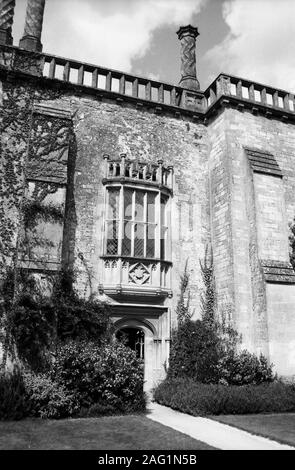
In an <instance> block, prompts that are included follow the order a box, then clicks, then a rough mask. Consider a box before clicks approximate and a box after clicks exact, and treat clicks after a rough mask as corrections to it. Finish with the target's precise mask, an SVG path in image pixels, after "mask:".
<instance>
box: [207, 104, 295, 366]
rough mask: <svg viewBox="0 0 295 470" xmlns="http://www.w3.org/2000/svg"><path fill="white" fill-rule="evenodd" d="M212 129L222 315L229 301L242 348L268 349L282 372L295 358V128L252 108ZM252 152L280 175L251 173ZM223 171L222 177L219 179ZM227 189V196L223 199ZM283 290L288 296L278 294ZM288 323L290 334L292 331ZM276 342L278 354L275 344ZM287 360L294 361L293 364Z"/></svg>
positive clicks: (229, 114) (227, 115) (223, 117)
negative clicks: (291, 257) (292, 253)
mask: <svg viewBox="0 0 295 470" xmlns="http://www.w3.org/2000/svg"><path fill="white" fill-rule="evenodd" d="M209 132H210V138H211V142H212V151H211V156H210V162H211V164H210V175H211V194H212V196H211V200H212V218H213V220H212V238H213V249H214V252H215V253H216V255H215V272H216V281H217V291H218V299H219V311H220V310H222V309H224V310H226V309H227V308H228V304H230V305H231V306H233V321H234V324H235V325H236V326H237V328H238V329H239V331H240V332H241V333H242V335H243V344H242V347H243V346H244V347H247V348H248V349H249V350H252V351H254V352H256V353H260V352H263V353H264V354H266V355H267V356H268V357H270V358H271V360H272V361H273V362H274V363H275V365H276V367H277V370H278V372H279V373H282V374H284V373H285V372H286V367H287V366H286V367H283V366H282V356H283V355H284V354H287V355H288V357H291V356H292V354H293V353H294V342H293V340H291V337H292V335H293V336H294V332H295V331H294V326H293V322H292V320H291V318H289V317H288V315H289V316H290V315H291V313H290V312H291V310H290V309H292V307H291V305H292V302H293V295H294V294H293V291H294V286H293V283H294V278H293V275H292V273H291V271H292V270H291V268H290V265H289V264H288V222H290V221H291V220H292V219H293V217H294V211H295V193H294V184H295V159H294V148H295V130H294V126H293V125H292V124H291V123H290V124H288V123H287V122H281V121H278V120H272V119H268V118H266V117H263V116H261V115H254V114H252V113H251V112H247V111H244V112H241V111H238V110H234V109H225V110H224V111H223V113H221V114H220V115H219V116H218V117H217V118H216V119H215V120H214V121H213V122H212V124H211V125H210V128H209ZM247 148H250V149H254V150H257V151H259V152H262V153H263V152H266V153H268V154H271V155H273V158H274V159H275V161H276V162H277V164H278V167H279V168H280V170H281V172H282V178H280V177H278V176H277V175H272V174H271V171H269V172H268V171H266V173H267V174H261V173H260V172H259V173H257V172H256V170H255V168H254V170H253V165H252V164H251V162H250V161H249V156H248V154H247ZM218 173H219V174H222V173H223V176H222V178H221V177H220V180H218V178H217V177H216V175H217V174H218ZM222 191H223V194H224V197H220V196H219V194H221V192H222ZM265 260H266V261H265ZM267 260H269V261H267ZM289 273H290V275H289ZM277 283H280V284H279V285H278V284H277ZM281 284H283V285H281ZM279 286H280V287H281V288H282V292H284V295H283V297H282V295H280V296H277V293H278V291H279ZM293 305H294V304H293ZM280 311H281V312H285V313H282V315H283V316H284V318H285V327H284V328H283V327H281V328H280V333H279V334H278V333H275V332H276V331H278V330H276V329H275V326H274V325H275V319H276V320H277V321H279V319H278V315H279V312H280ZM274 312H276V313H274ZM286 312H287V313H286ZM287 318H289V320H290V323H289V325H290V329H288V327H286V325H287V323H288V321H289V320H288V319H287ZM291 331H292V333H291ZM278 335H279V336H278ZM278 338H280V344H281V346H282V349H281V350H280V352H278V351H279V347H278V346H274V344H277V345H278V341H279V340H278ZM287 351H289V352H287ZM292 351H293V352H292ZM287 362H288V363H289V364H290V360H289V359H287ZM289 372H290V370H289Z"/></svg>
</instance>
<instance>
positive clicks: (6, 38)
mask: <svg viewBox="0 0 295 470" xmlns="http://www.w3.org/2000/svg"><path fill="white" fill-rule="evenodd" d="M14 7H15V0H0V44H8V45H10V46H11V45H12V43H13V40H12V33H11V31H12V23H13V17H14Z"/></svg>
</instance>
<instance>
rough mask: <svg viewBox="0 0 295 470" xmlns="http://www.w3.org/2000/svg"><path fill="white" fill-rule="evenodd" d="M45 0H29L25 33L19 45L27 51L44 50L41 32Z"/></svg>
mask: <svg viewBox="0 0 295 470" xmlns="http://www.w3.org/2000/svg"><path fill="white" fill-rule="evenodd" d="M44 7H45V0H28V4H27V14H26V22H25V29H24V35H23V37H22V39H21V40H20V42H19V46H20V47H21V48H23V49H26V50H27V51H35V52H41V51H42V43H41V33H42V26H43V15H44Z"/></svg>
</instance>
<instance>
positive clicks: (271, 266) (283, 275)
mask: <svg viewBox="0 0 295 470" xmlns="http://www.w3.org/2000/svg"><path fill="white" fill-rule="evenodd" d="M260 263H261V267H262V271H263V274H264V277H265V281H266V282H272V283H277V284H295V271H294V269H293V266H292V265H291V263H289V262H288V261H276V260H263V259H261V260H260Z"/></svg>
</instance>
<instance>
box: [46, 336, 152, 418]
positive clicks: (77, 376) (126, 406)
mask: <svg viewBox="0 0 295 470" xmlns="http://www.w3.org/2000/svg"><path fill="white" fill-rule="evenodd" d="M54 378H55V379H56V380H57V381H58V382H59V383H60V384H61V385H63V386H64V387H65V388H66V389H67V390H69V391H70V392H72V393H74V394H75V395H76V396H77V398H78V400H79V405H80V406H81V407H85V408H89V407H91V406H92V405H94V404H105V403H107V404H108V406H112V407H114V408H115V409H116V410H117V411H119V412H132V411H138V410H142V409H144V408H145V397H144V392H143V367H142V362H141V361H140V360H139V359H137V357H136V354H135V352H134V351H132V350H131V349H130V348H127V347H126V346H124V345H123V344H121V343H118V342H113V343H110V344H107V343H105V344H103V345H97V344H96V343H93V342H87V341H80V342H77V341H76V342H74V341H69V342H67V343H66V344H63V345H61V346H60V348H59V350H58V354H57V358H56V363H55V367H54ZM97 406H99V405H97Z"/></svg>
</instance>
